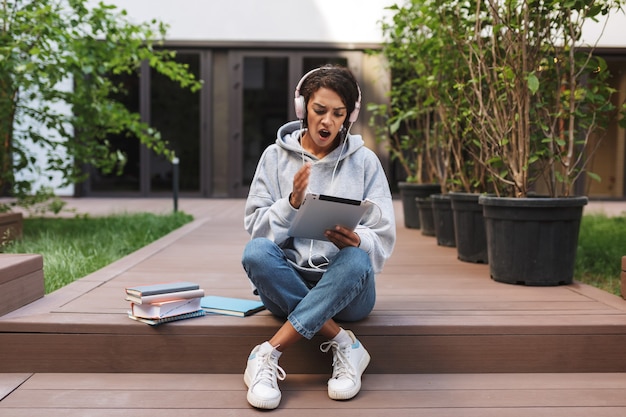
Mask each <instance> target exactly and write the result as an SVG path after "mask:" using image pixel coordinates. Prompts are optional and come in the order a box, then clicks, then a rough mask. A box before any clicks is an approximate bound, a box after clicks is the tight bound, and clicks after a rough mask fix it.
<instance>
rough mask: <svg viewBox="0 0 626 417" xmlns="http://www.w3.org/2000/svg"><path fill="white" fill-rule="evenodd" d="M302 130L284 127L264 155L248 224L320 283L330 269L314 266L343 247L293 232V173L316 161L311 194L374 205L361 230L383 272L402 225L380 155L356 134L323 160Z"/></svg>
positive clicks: (296, 126)
mask: <svg viewBox="0 0 626 417" xmlns="http://www.w3.org/2000/svg"><path fill="white" fill-rule="evenodd" d="M301 133H302V134H303V132H301V131H300V123H299V122H298V121H295V122H290V123H287V124H285V125H283V126H282V127H281V128H280V129H278V133H277V138H276V143H274V144H272V145H270V146H269V147H267V149H266V150H265V151H264V152H263V155H261V159H260V160H259V163H258V165H257V169H256V173H255V175H254V179H253V180H252V185H251V187H250V193H249V194H248V199H247V201H246V208H245V218H244V227H245V228H246V230H247V231H248V233H250V236H251V238H258V237H266V238H268V239H271V240H273V241H274V242H276V243H277V244H278V245H279V246H280V247H281V248H282V249H283V250H284V252H285V254H286V256H287V258H288V259H289V260H290V262H291V263H293V264H294V265H295V266H296V267H297V268H298V269H299V270H300V272H301V273H302V275H303V276H304V277H305V278H306V279H307V280H310V281H314V282H316V281H318V280H319V279H320V278H321V275H322V274H323V272H324V268H323V267H322V268H316V267H313V266H311V264H313V265H320V264H323V263H324V262H326V259H331V258H332V257H333V256H334V255H335V254H336V253H337V252H338V251H339V249H338V248H337V247H336V246H335V245H333V244H332V243H330V242H328V241H320V240H309V239H303V238H292V237H290V236H288V234H287V230H288V229H289V225H290V224H291V222H292V221H293V219H294V218H295V216H296V213H297V212H298V210H297V209H295V208H293V207H292V206H291V204H289V194H290V193H291V191H292V184H293V177H294V175H295V173H296V172H297V171H298V170H299V169H300V168H301V167H302V165H303V164H304V163H305V162H308V161H310V162H312V163H313V165H312V167H311V176H310V178H309V190H308V191H309V192H313V193H319V194H327V195H333V196H337V197H343V198H350V199H354V200H365V199H368V200H370V201H371V202H373V203H374V205H373V207H372V208H371V209H369V210H368V212H367V213H366V214H365V216H364V217H363V219H362V220H361V223H360V224H359V225H358V226H357V228H356V230H355V232H356V233H358V235H359V237H360V238H361V246H360V248H361V249H363V250H364V251H366V252H367V254H368V255H369V257H370V259H371V261H372V265H373V267H374V271H375V272H376V273H379V272H381V271H382V268H383V265H384V263H385V261H386V260H387V259H388V258H389V256H390V255H391V252H392V250H393V247H394V245H395V240H396V225H395V218H394V211H393V205H392V200H391V192H390V190H389V184H388V182H387V177H386V175H385V172H384V171H383V168H382V165H381V164H380V161H379V159H378V157H377V156H376V154H375V153H374V152H372V151H371V150H370V149H368V148H367V147H365V146H364V142H363V139H362V138H361V136H360V135H352V134H350V135H348V137H347V139H346V140H347V142H346V144H345V146H341V145H340V146H338V147H337V148H336V149H334V150H333V151H332V152H331V153H330V154H328V155H326V156H325V157H324V158H322V159H318V158H317V157H315V156H314V155H312V154H310V153H309V152H307V151H303V148H302V147H301V146H300V135H301ZM342 148H343V149H342ZM335 166H336V170H335ZM334 170H335V173H334V178H333V171H334ZM331 181H332V184H331Z"/></svg>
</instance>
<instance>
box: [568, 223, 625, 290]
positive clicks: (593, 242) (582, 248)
mask: <svg viewBox="0 0 626 417" xmlns="http://www.w3.org/2000/svg"><path fill="white" fill-rule="evenodd" d="M625 255H626V218H625V217H621V216H616V217H607V216H606V215H600V214H598V215H596V214H587V215H584V216H583V219H582V221H581V225H580V235H579V238H578V250H577V252H576V267H575V269H574V279H576V280H577V281H580V282H584V283H585V284H589V285H593V286H594V287H598V288H600V289H602V290H605V291H607V292H610V293H612V294H615V295H620V288H621V285H620V274H621V270H622V256H625Z"/></svg>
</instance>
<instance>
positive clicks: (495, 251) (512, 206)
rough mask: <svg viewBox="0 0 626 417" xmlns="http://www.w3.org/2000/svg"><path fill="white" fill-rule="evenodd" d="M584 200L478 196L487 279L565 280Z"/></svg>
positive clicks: (523, 282) (540, 283)
mask: <svg viewBox="0 0 626 417" xmlns="http://www.w3.org/2000/svg"><path fill="white" fill-rule="evenodd" d="M587 201H588V200H587V197H564V198H547V197H545V198H544V197H539V198H505V197H493V196H480V198H479V203H480V204H481V205H482V206H483V216H484V218H485V230H486V236H487V249H488V252H489V255H488V256H489V271H490V274H491V278H492V279H494V280H495V281H499V282H505V283H508V284H521V285H538V286H548V285H566V284H571V283H572V281H573V278H574V262H575V259H576V249H577V246H578V232H579V230H580V221H581V218H582V214H583V207H584V206H585V205H586V204H587Z"/></svg>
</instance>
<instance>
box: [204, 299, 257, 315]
mask: <svg viewBox="0 0 626 417" xmlns="http://www.w3.org/2000/svg"><path fill="white" fill-rule="evenodd" d="M200 307H201V308H202V309H203V310H204V311H206V312H207V313H213V314H224V315H227V316H238V317H246V316H250V315H252V314H255V313H258V312H259V311H262V310H265V306H264V305H263V302H262V301H260V300H248V299H244V298H232V297H220V296H218V295H207V296H205V297H202V299H201V300H200Z"/></svg>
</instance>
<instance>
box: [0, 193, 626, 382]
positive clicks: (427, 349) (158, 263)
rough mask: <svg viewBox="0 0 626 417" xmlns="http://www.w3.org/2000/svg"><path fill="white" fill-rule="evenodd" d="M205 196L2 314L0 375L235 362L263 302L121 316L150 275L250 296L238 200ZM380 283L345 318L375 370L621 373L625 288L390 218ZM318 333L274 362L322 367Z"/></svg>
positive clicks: (169, 369)
mask: <svg viewBox="0 0 626 417" xmlns="http://www.w3.org/2000/svg"><path fill="white" fill-rule="evenodd" d="M206 204H207V207H206V208H205V211H204V214H203V216H201V217H199V218H197V219H196V220H195V221H194V222H192V223H190V224H188V225H186V226H184V227H182V228H181V229H179V230H177V231H174V232H172V233H171V234H170V235H168V236H166V237H164V238H162V239H160V240H159V241H157V242H154V243H153V244H151V245H148V246H147V247H145V248H142V249H141V250H139V251H137V252H136V253H134V254H132V255H130V256H128V257H126V258H123V259H121V260H120V261H118V262H115V263H113V264H111V265H109V266H107V267H105V268H103V269H102V270H99V271H96V272H95V273H93V274H90V275H89V276H87V277H84V278H82V279H81V280H78V281H76V282H75V283H73V284H71V285H68V286H67V287H64V288H63V289H61V290H59V291H57V292H55V293H53V294H50V295H47V296H46V297H44V298H42V299H40V300H37V301H36V302H33V303H31V304H29V305H28V306H25V307H23V308H21V309H19V310H16V311H13V312H11V313H8V314H6V315H4V316H2V317H0V358H2V360H0V372H29V373H32V372H122V373H129V372H140V373H196V372H200V373H220V374H239V373H241V372H242V370H243V367H244V366H245V360H246V357H247V356H248V354H249V352H250V350H251V349H252V348H253V347H254V346H255V345H256V344H258V343H261V342H263V341H264V340H267V339H269V338H270V337H271V336H272V334H273V333H274V332H275V331H276V330H277V329H278V328H279V327H280V325H281V324H282V322H281V321H280V320H278V319H276V318H274V317H272V316H271V315H270V314H269V313H268V312H263V313H259V314H257V315H255V316H252V317H248V318H245V319H241V318H236V317H225V316H206V317H201V318H195V319H190V320H186V321H182V322H177V323H169V324H167V325H163V326H159V327H156V328H153V327H150V326H148V325H145V324H142V323H137V322H135V321H133V320H130V319H129V318H128V317H127V316H126V311H127V310H128V303H127V302H126V301H125V300H124V288H126V287H127V286H131V285H139V284H147V283H153V282H155V281H159V282H164V281H175V280H185V281H197V282H198V283H199V284H201V287H202V288H204V289H205V291H206V292H207V293H208V294H215V295H224V296H234V297H242V298H246V297H251V296H252V295H251V288H250V284H249V282H248V280H247V278H246V276H245V274H244V272H243V269H242V267H241V251H242V249H243V247H244V245H245V242H246V241H247V239H248V236H247V234H246V233H245V231H244V230H243V229H242V227H241V213H242V212H243V202H242V201H240V200H216V201H211V202H210V203H209V202H207V203H206ZM398 224H402V223H401V220H400V218H399V217H398ZM618 262H619V260H618ZM377 292H378V298H377V304H376V308H375V310H374V311H373V313H372V314H371V316H370V317H368V318H367V319H366V320H363V321H361V322H359V323H352V324H349V323H345V324H343V325H344V326H345V327H347V328H350V329H352V330H353V331H354V332H355V333H356V334H357V335H358V337H359V338H360V339H361V341H362V342H363V343H364V345H365V346H366V347H367V349H368V350H369V351H370V353H371V355H372V363H371V365H370V367H369V370H368V372H369V373H371V374H388V373H392V374H399V373H406V374H413V373H512V372H524V373H537V372H564V373H572V372H574V373H577V372H626V355H624V354H623V351H624V346H626V301H624V300H623V299H622V298H620V297H616V296H612V295H609V294H607V293H605V292H602V291H599V290H597V289H595V288H592V287H589V286H585V285H580V284H572V285H568V286H557V287H526V286H518V285H509V284H502V283H497V282H494V281H493V280H491V279H490V278H489V269H488V265H483V264H468V263H465V262H461V261H459V260H458V259H457V258H456V252H455V249H454V248H449V247H441V246H438V245H437V244H436V243H435V239H434V238H433V237H427V236H423V235H422V234H421V233H420V231H419V230H410V229H405V228H402V227H399V228H398V242H397V245H396V248H395V251H394V254H393V256H392V258H391V259H390V261H389V262H388V264H387V265H386V266H385V270H384V271H383V272H382V274H381V275H380V276H378V277H377ZM321 342H322V339H320V338H314V339H313V340H312V341H310V342H308V341H302V342H300V343H299V344H297V345H295V346H294V347H293V349H291V350H290V351H289V352H287V353H286V354H285V355H284V357H283V359H282V360H281V363H282V364H283V365H284V367H285V368H287V369H289V372H291V373H295V374H318V373H320V369H328V366H329V363H330V355H328V354H323V353H322V352H320V351H319V344H320V343H321Z"/></svg>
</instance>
